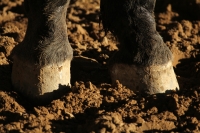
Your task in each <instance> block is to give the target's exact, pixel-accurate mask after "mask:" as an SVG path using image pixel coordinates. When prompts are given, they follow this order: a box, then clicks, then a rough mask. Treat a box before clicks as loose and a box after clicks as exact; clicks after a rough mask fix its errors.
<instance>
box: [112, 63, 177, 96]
mask: <svg viewBox="0 0 200 133" xmlns="http://www.w3.org/2000/svg"><path fill="white" fill-rule="evenodd" d="M110 73H111V78H112V82H113V83H115V81H116V80H119V81H120V82H121V83H122V84H123V85H124V86H126V87H128V88H130V89H132V90H134V91H139V92H146V93H148V94H157V93H165V92H167V91H172V90H174V91H176V90H179V85H178V82H177V79H176V75H175V73H174V70H173V66H172V63H171V62H168V63H166V64H164V65H160V66H149V67H143V66H136V65H127V64H114V65H113V66H112V67H111V69H110Z"/></svg>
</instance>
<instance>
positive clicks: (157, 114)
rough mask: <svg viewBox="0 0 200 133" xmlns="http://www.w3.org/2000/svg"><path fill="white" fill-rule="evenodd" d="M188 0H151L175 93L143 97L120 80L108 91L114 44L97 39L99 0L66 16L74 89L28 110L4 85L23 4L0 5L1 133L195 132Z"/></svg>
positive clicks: (196, 64) (81, 3)
mask: <svg viewBox="0 0 200 133" xmlns="http://www.w3.org/2000/svg"><path fill="white" fill-rule="evenodd" d="M177 1H178V0H177ZM184 2H185V3H184ZM187 2H188V0H183V1H182V4H181V2H180V1H179V2H178V3H177V2H174V1H171V0H166V1H165V2H161V1H159V0H158V3H157V5H156V13H155V18H156V21H157V29H158V31H159V33H160V34H161V35H162V37H163V39H164V41H165V42H166V44H167V46H168V47H169V48H170V49H171V51H172V52H173V55H174V62H173V65H174V69H175V72H176V75H177V78H178V82H179V84H180V89H181V90H180V91H179V92H172V93H170V94H159V95H143V94H138V93H137V92H133V91H131V90H130V89H129V88H126V87H125V86H123V85H122V84H120V82H119V81H116V84H115V85H111V80H110V76H109V72H108V70H107V63H108V61H109V59H110V57H111V56H112V55H113V54H114V52H115V51H117V50H118V45H117V41H116V40H115V38H114V37H113V36H112V35H111V34H110V33H109V34H108V35H107V36H106V37H104V34H105V33H104V32H103V31H102V29H101V25H100V26H99V16H98V15H99V3H100V1H99V0H77V1H76V2H75V3H73V4H71V5H70V7H69V9H68V15H67V25H68V34H69V40H70V43H71V46H72V47H73V49H74V56H75V57H74V59H73V61H72V68H71V69H72V70H71V73H72V85H73V86H72V88H71V89H69V90H67V91H66V93H64V94H63V96H62V97H60V98H58V99H55V100H53V101H52V102H51V103H49V104H47V105H43V106H34V105H32V103H30V102H29V101H28V100H26V99H25V98H24V97H23V96H22V95H20V94H18V93H17V92H15V90H13V88H12V85H11V80H10V76H11V68H12V58H11V56H10V53H11V51H12V49H13V48H14V47H15V46H16V45H17V44H19V43H20V42H21V41H22V40H23V37H24V35H25V31H26V26H27V17H26V15H25V13H24V9H23V0H1V1H0V9H1V10H0V132H1V133H4V132H5V133H8V132H11V133H12V132H13V133H14V132H16V133H18V132H27V133H28V132H32V133H39V132H47V133H51V132H66V133H79V132H80V133H96V132H100V133H105V132H107V133H111V132H112V133H120V132H124V133H125V132H126V133H131V132H172V133H174V132H193V133H195V132H196V133H198V132H200V131H199V129H200V101H199V100H200V99H199V98H200V17H199V12H200V8H199V7H200V6H199V5H200V4H198V0H196V3H197V4H195V3H194V2H193V3H189V4H187ZM179 4H181V5H180V6H179ZM176 7H180V8H176ZM181 8H183V9H184V10H181ZM186 8H187V9H186ZM183 11H184V12H185V11H188V13H190V14H191V15H188V13H184V12H183ZM197 11H199V12H197Z"/></svg>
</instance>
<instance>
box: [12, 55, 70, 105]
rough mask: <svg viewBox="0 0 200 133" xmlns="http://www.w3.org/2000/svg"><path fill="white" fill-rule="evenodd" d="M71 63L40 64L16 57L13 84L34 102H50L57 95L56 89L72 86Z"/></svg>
mask: <svg viewBox="0 0 200 133" xmlns="http://www.w3.org/2000/svg"><path fill="white" fill-rule="evenodd" d="M70 63H71V60H66V61H64V62H62V63H59V64H50V65H46V66H39V65H36V64H34V63H32V62H29V61H23V60H21V59H20V58H17V57H16V56H15V57H14V63H13V68H12V84H13V87H14V88H15V89H16V90H17V91H19V92H20V93H21V94H22V95H23V96H25V97H27V98H28V99H30V100H31V101H33V102H36V103H37V102H39V103H40V102H43V103H45V102H48V101H49V100H52V99H53V98H54V97H55V94H54V91H56V90H62V89H66V87H67V86H70V78H71V75H70Z"/></svg>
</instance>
